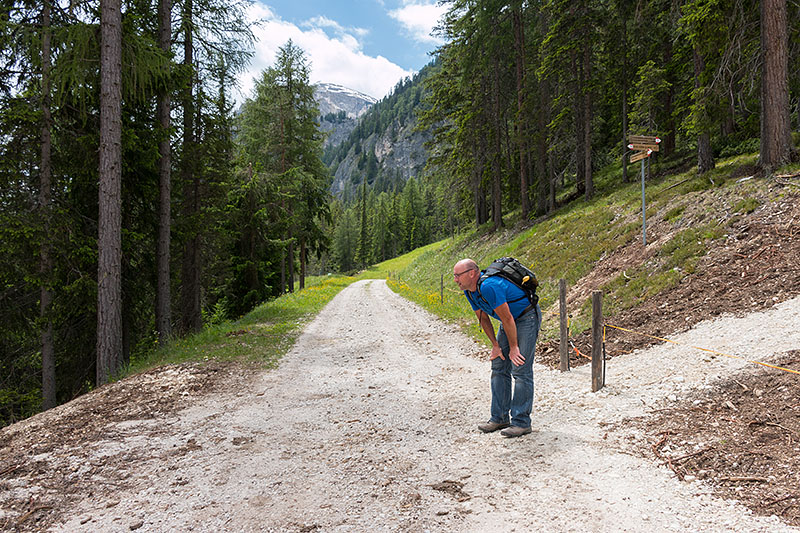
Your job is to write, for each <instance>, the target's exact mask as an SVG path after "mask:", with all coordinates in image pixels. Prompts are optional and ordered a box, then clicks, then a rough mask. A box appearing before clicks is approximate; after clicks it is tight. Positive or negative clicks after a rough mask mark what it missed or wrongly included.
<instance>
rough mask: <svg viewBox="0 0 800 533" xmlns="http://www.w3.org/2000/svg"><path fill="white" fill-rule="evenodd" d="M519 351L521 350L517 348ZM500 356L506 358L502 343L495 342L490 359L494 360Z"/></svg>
mask: <svg viewBox="0 0 800 533" xmlns="http://www.w3.org/2000/svg"><path fill="white" fill-rule="evenodd" d="M517 352H519V350H517ZM498 357H499V358H500V359H502V360H503V361H505V360H506V358H505V357H503V350H501V349H500V345H499V344H495V345H494V346H492V353H491V354H489V361H493V360H495V359H497V358H498Z"/></svg>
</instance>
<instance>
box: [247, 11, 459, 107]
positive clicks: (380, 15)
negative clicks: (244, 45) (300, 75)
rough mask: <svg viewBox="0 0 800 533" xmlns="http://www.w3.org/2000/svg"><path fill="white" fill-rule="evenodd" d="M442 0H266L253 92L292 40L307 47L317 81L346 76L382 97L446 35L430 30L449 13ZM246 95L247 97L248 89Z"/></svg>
mask: <svg viewBox="0 0 800 533" xmlns="http://www.w3.org/2000/svg"><path fill="white" fill-rule="evenodd" d="M437 3H438V2H437V0H349V1H343V0H328V1H324V0H293V1H292V0H262V1H256V3H254V4H253V6H251V8H250V10H249V13H250V16H251V18H253V19H259V20H261V21H262V23H261V24H260V25H259V26H258V27H256V28H255V34H256V37H257V39H258V41H257V42H256V45H255V56H254V57H253V60H252V61H251V64H250V67H249V69H248V70H247V72H245V73H244V74H243V75H242V76H240V84H241V92H242V93H243V95H244V96H249V95H250V94H251V92H252V88H253V78H254V77H257V76H258V75H259V74H260V72H261V71H262V70H263V69H265V68H266V67H268V66H270V65H271V64H272V63H273V61H274V59H275V52H276V51H277V49H278V47H279V46H282V45H283V44H285V43H286V41H288V40H289V39H292V41H293V42H294V43H295V44H296V45H297V46H299V47H300V48H302V49H303V50H304V51H305V52H306V56H307V57H308V59H309V60H310V63H311V81H312V83H317V82H328V83H338V84H340V85H344V86H346V87H349V88H351V89H355V90H357V91H360V92H363V93H365V94H368V95H370V96H372V97H374V98H378V99H380V98H382V97H383V96H385V95H386V94H387V93H388V92H389V91H390V90H391V88H392V87H394V85H395V84H396V83H397V82H398V81H399V80H400V79H401V78H403V77H405V76H410V75H411V74H413V73H414V72H416V71H418V70H420V69H421V68H422V67H423V66H425V65H426V64H427V63H428V62H429V61H430V60H431V56H430V55H429V52H431V51H433V50H435V49H436V47H437V46H439V45H440V44H442V42H441V41H440V40H439V39H438V38H436V37H433V36H431V35H430V33H431V30H432V29H433V27H434V26H435V25H436V23H437V22H438V19H439V17H440V16H441V14H442V13H443V12H444V9H445V8H443V7H440V6H438V5H437ZM239 99H240V100H241V99H243V96H241V95H240V97H239Z"/></svg>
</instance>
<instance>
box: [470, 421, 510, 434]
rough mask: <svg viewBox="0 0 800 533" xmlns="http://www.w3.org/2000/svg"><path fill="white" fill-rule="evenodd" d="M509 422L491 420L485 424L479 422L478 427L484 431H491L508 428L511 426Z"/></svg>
mask: <svg viewBox="0 0 800 533" xmlns="http://www.w3.org/2000/svg"><path fill="white" fill-rule="evenodd" d="M510 425H511V424H509V423H508V422H492V421H491V420H489V421H488V422H486V423H485V424H478V429H480V430H481V431H483V432H484V433H491V432H492V431H497V430H498V429H503V428H507V427H508V426H510Z"/></svg>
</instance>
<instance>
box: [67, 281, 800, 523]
mask: <svg viewBox="0 0 800 533" xmlns="http://www.w3.org/2000/svg"><path fill="white" fill-rule="evenodd" d="M464 305H465V313H467V304H466V302H465V304H464ZM797 324H800V298H795V299H794V300H790V301H787V302H784V303H782V304H779V305H776V306H774V307H773V308H771V309H770V310H768V311H765V312H763V313H757V314H753V315H749V316H748V317H745V318H736V317H730V316H725V317H721V318H719V319H717V320H714V321H710V322H705V323H701V324H700V325H698V326H697V327H695V328H693V329H692V330H690V331H689V332H687V333H685V334H682V335H679V336H676V337H675V339H676V340H678V341H681V342H686V343H688V344H694V345H699V346H709V347H713V348H715V349H717V350H719V351H722V352H726V353H731V354H734V355H741V356H745V357H747V358H752V359H768V358H769V357H771V356H773V355H775V354H778V353H781V352H783V351H786V350H789V349H797V348H800V330H799V329H798V328H797V327H795V326H796V325H797ZM792 325H793V326H792ZM487 358H488V350H485V349H483V348H481V347H479V346H478V345H477V344H475V343H474V342H473V341H471V340H470V339H468V338H466V337H465V336H464V335H463V334H461V333H460V332H458V331H457V330H456V328H455V327H454V326H450V325H447V324H444V323H442V322H440V321H438V320H437V319H435V318H434V317H432V316H431V315H429V314H428V313H426V312H425V311H423V310H421V309H420V308H418V307H417V306H415V305H414V304H411V303H409V302H408V301H406V300H404V299H403V298H401V297H399V296H397V295H396V294H394V293H393V292H392V291H391V290H389V289H388V287H387V286H386V283H385V282H384V281H370V280H367V281H360V282H357V283H355V284H353V285H351V286H350V287H348V288H346V289H345V290H343V291H342V292H341V293H340V294H339V295H338V296H337V297H336V298H335V299H334V300H333V301H332V302H331V304H330V305H328V306H327V307H326V308H325V309H324V310H323V311H322V312H321V313H320V314H319V316H318V317H317V318H316V319H315V320H314V321H313V322H312V323H311V324H309V326H308V327H307V328H306V330H305V332H304V334H303V335H302V336H301V337H300V339H299V340H298V342H297V344H296V345H295V347H294V348H293V349H292V351H291V352H290V353H289V354H288V355H287V356H286V357H285V358H284V359H283V361H282V362H281V364H280V366H279V368H278V369H277V370H273V371H267V372H263V373H259V374H258V375H255V376H253V377H252V379H251V380H249V381H248V382H246V383H242V384H240V385H239V386H237V387H231V390H230V391H229V392H228V393H224V394H221V395H213V396H212V395H206V396H202V397H201V398H200V400H199V401H198V402H197V403H195V405H193V406H192V407H190V408H188V409H186V410H184V411H181V412H180V413H179V416H178V418H177V419H176V420H174V421H173V422H171V425H172V427H171V429H170V431H168V432H167V434H165V435H163V436H157V437H152V438H145V437H142V436H141V435H142V434H144V433H146V431H145V430H146V429H147V424H153V423H154V422H152V421H147V420H142V421H130V422H127V423H126V424H127V427H126V431H127V434H128V435H130V437H129V438H126V439H125V440H124V441H123V442H119V441H115V442H114V443H113V452H114V453H119V451H120V448H122V449H130V450H131V451H132V453H133V451H135V450H139V453H138V454H137V455H138V456H139V457H142V458H141V459H140V460H141V465H140V466H139V467H137V468H136V469H135V472H136V473H135V474H134V475H133V477H132V478H130V479H128V480H127V483H126V486H127V487H128V488H123V489H121V490H120V492H119V493H117V494H115V495H114V496H113V498H112V499H111V500H109V499H108V497H107V496H102V497H92V495H87V497H86V498H85V499H83V500H82V501H81V502H80V503H79V505H78V507H77V508H76V509H75V510H74V514H72V515H71V518H70V519H69V520H68V521H67V522H66V523H64V524H62V525H60V526H59V527H58V528H57V530H58V531H69V532H73V531H92V532H95V531H128V530H137V531H148V532H150V531H152V532H162V531H203V532H218V531H306V532H308V531H326V532H327V531H335V532H339V531H354V532H362V531H420V532H422V531H432V532H444V531H480V532H493V531H503V532H505V531H520V532H522V531H532V530H541V531H598V532H601V531H637V532H638V531H643V530H649V531H653V532H659V531H720V532H722V531H751V532H755V531H771V532H774V531H798V530H797V529H795V528H790V527H788V526H786V525H783V524H782V523H781V522H780V521H779V520H778V519H777V518H775V517H768V518H764V517H755V516H752V515H751V514H750V513H749V511H748V510H747V509H745V508H744V507H742V506H741V505H739V504H736V503H733V502H730V501H723V500H720V499H717V498H715V497H713V496H711V495H710V489H709V488H708V487H705V486H704V485H703V484H702V483H701V482H698V481H694V482H681V481H678V480H677V479H676V478H675V476H674V474H673V473H672V472H671V471H670V470H669V469H668V468H666V467H664V466H658V465H657V464H655V463H653V462H651V461H648V460H644V459H642V458H640V457H638V456H637V455H636V454H635V453H633V451H632V449H633V444H632V443H635V442H636V441H637V439H639V440H641V439H643V438H644V436H643V435H637V434H636V433H635V431H636V430H634V429H632V428H628V427H627V426H626V425H625V424H624V420H625V419H626V418H627V417H631V416H641V415H643V414H645V413H647V412H649V411H651V410H652V409H656V408H659V407H660V406H663V405H665V404H669V403H670V402H674V401H676V400H678V399H680V398H681V397H682V396H683V395H685V394H686V393H688V392H689V391H690V390H693V389H696V388H698V387H708V386H710V384H711V383H712V382H713V380H714V379H715V378H717V377H719V376H723V375H727V374H730V373H731V372H733V371H735V370H737V369H740V368H741V367H743V366H745V365H747V364H748V363H745V362H743V361H740V360H736V359H729V358H725V357H709V356H708V354H706V353H703V352H698V351H697V350H694V349H691V348H686V347H681V346H675V345H663V346H657V347H654V348H651V349H649V350H644V351H637V352H634V353H633V354H630V355H628V356H624V357H619V358H615V359H612V360H611V361H609V362H608V370H607V377H606V383H607V385H606V387H605V388H604V389H603V390H602V391H600V392H598V393H592V392H590V385H591V377H590V374H589V372H590V369H589V367H588V366H584V367H581V368H578V369H575V370H573V371H572V372H569V373H563V374H562V373H559V372H557V371H552V370H549V369H547V368H545V367H543V366H538V365H537V366H535V369H534V377H535V384H536V398H535V402H534V415H533V433H532V434H530V435H527V436H525V437H522V438H518V439H506V438H504V437H502V436H500V435H499V434H497V433H495V434H482V433H480V432H478V430H477V429H476V427H475V426H476V424H477V423H479V422H483V421H485V420H486V419H488V411H489V373H490V369H489V363H488V360H487ZM100 444H102V443H99V445H98V450H102V449H104V448H103V446H102V445H100ZM108 447H111V443H108ZM142 449H145V450H148V451H149V452H150V453H149V454H144V455H143V454H141V453H140V452H141V450H142ZM169 450H176V453H175V454H174V459H173V460H170V461H164V460H163V457H164V456H165V455H164V454H165V452H169ZM178 450H179V451H180V453H178V452H177V451H178ZM108 453H111V451H109V452H108ZM148 457H149V458H148Z"/></svg>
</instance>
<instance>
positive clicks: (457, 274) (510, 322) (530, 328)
mask: <svg viewBox="0 0 800 533" xmlns="http://www.w3.org/2000/svg"><path fill="white" fill-rule="evenodd" d="M480 277H481V271H480V269H479V268H478V264H477V263H476V262H475V261H473V260H472V259H462V260H461V261H459V262H458V263H456V265H455V266H454V267H453V278H454V279H455V282H456V284H457V285H458V287H459V288H460V289H461V290H463V291H464V295H465V296H466V297H467V300H469V303H470V305H471V306H472V309H473V310H474V311H475V314H476V315H477V317H478V322H480V325H481V328H482V329H483V331H484V333H486V336H487V337H489V340H490V341H491V342H492V352H491V354H490V356H489V359H490V360H491V362H492V379H491V388H492V408H491V418H490V419H489V421H488V422H486V423H485V424H480V425H478V429H480V430H481V431H483V432H484V433H490V432H492V431H497V430H502V431H501V432H500V434H501V435H503V436H504V437H520V436H522V435H526V434H528V433H530V432H531V409H532V407H533V355H534V352H535V349H536V339H537V338H538V337H539V326H540V325H541V321H542V313H541V310H540V309H539V305H538V304H535V305H531V303H530V301H529V300H528V298H527V296H526V294H525V291H523V290H522V289H520V288H519V287H517V286H516V285H515V284H514V283H512V282H510V281H508V280H507V279H505V278H502V277H500V276H489V277H487V278H485V279H484V281H483V282H482V283H481V285H480V290H478V280H479V279H480ZM490 317H492V318H495V319H497V320H499V321H500V323H501V325H500V329H499V331H498V334H497V337H495V334H494V325H493V324H492V321H491V318H490ZM512 377H513V378H514V380H513V381H514V386H513V391H512V379H511V378H512Z"/></svg>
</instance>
